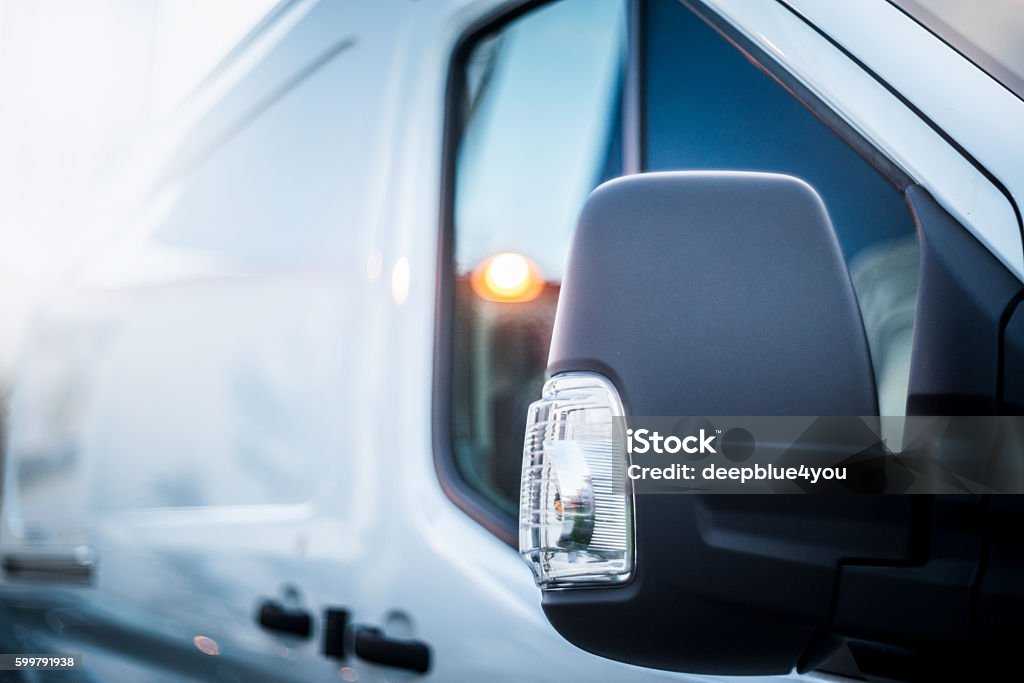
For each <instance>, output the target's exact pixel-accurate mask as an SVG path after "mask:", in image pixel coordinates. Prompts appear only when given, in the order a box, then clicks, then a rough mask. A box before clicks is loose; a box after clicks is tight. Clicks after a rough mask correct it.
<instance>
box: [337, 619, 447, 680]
mask: <svg viewBox="0 0 1024 683" xmlns="http://www.w3.org/2000/svg"><path fill="white" fill-rule="evenodd" d="M355 650H356V656H358V657H362V658H363V659H365V660H366V661H368V662H374V663H375V664H383V665H384V666H393V667H395V668H398V669H409V670H410V671H416V672H418V673H421V674H423V673H426V672H427V671H428V670H429V669H430V647H429V646H427V644H426V643H422V642H420V641H418V640H396V639H394V638H388V637H387V636H385V635H384V633H383V632H382V631H381V630H380V629H377V628H371V627H369V626H356V627H355Z"/></svg>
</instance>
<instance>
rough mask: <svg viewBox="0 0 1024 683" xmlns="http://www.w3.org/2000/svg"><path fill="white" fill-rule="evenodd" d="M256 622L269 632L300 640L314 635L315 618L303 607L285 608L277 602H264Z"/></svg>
mask: <svg viewBox="0 0 1024 683" xmlns="http://www.w3.org/2000/svg"><path fill="white" fill-rule="evenodd" d="M256 620H257V621H258V622H259V624H260V626H262V627H263V628H265V629H267V630H268V631H277V632H279V633H288V634H290V635H293V636H298V637H299V638H309V636H311V635H312V634H313V616H312V615H311V614H310V613H309V612H307V611H306V610H304V609H302V608H301V607H285V606H284V605H282V604H281V603H279V602H277V601H276V600H264V601H263V602H262V603H261V604H260V609H259V613H258V614H257V616H256Z"/></svg>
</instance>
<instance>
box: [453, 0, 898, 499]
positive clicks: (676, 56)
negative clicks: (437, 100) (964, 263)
mask: <svg viewBox="0 0 1024 683" xmlns="http://www.w3.org/2000/svg"><path fill="white" fill-rule="evenodd" d="M626 4H627V3H624V2H613V1H610V0H609V1H602V2H588V1H585V0H562V1H561V2H555V3H551V4H547V5H544V6H542V7H541V8H539V9H537V10H534V11H532V12H530V13H528V14H526V15H524V16H522V17H520V18H518V19H515V20H513V21H512V22H510V23H508V24H506V25H505V27H504V28H503V29H501V30H500V31H498V32H496V33H493V34H491V35H488V36H487V37H485V38H483V39H481V40H479V41H478V42H477V43H476V44H475V45H474V46H473V49H472V50H471V53H470V55H469V57H468V60H467V61H466V63H465V65H464V77H465V87H464V88H463V90H464V92H463V95H464V100H463V101H462V102H461V110H460V112H459V114H460V115H461V116H462V118H463V121H464V124H463V126H462V130H461V135H460V137H459V139H458V147H457V150H456V151H457V157H456V165H455V196H454V200H455V201H454V210H453V214H454V216H453V224H454V225H453V228H454V229H453V241H454V255H453V257H454V271H455V272H454V276H455V282H454V290H455V293H454V300H455V301H454V313H453V317H454V323H453V325H454V328H453V331H452V335H453V336H452V346H453V351H452V354H453V356H452V360H453V363H452V378H451V382H452V386H451V398H450V400H451V403H450V420H451V424H450V426H451V433H452V437H453V444H452V447H453V451H454V462H455V465H456V467H457V470H458V473H459V475H460V476H461V478H462V482H463V483H465V484H468V486H469V487H471V489H472V490H474V491H475V492H476V493H478V494H479V495H480V496H482V497H483V498H484V499H486V500H487V501H489V502H490V503H491V504H492V506H493V507H496V508H497V509H498V510H500V511H502V512H504V513H505V514H506V515H508V516H509V517H510V518H511V517H512V516H514V515H515V514H516V512H517V508H518V494H519V474H520V468H521V461H522V440H523V429H524V420H525V415H526V409H527V407H528V406H529V404H530V403H531V402H532V401H534V400H536V399H537V398H538V397H539V395H540V391H541V388H542V385H543V380H544V370H545V366H546V360H547V354H548V347H549V344H550V337H551V330H552V325H553V321H554V311H555V305H556V303H557V297H558V292H559V284H560V282H561V278H562V274H563V268H564V260H565V258H566V256H567V254H568V249H569V240H570V238H571V236H572V232H573V228H574V222H575V219H576V216H577V214H578V212H579V209H580V208H581V205H582V203H583V200H584V199H585V197H586V195H587V193H588V191H589V190H591V189H592V188H594V187H595V186H596V185H598V184H600V183H601V182H603V181H604V180H607V179H610V178H612V177H615V176H617V175H619V174H621V173H622V144H621V141H622V138H623V135H624V134H625V135H630V136H631V138H633V139H635V138H636V137H639V138H641V139H643V140H644V141H645V142H644V148H643V150H642V152H643V154H642V156H643V157H644V170H649V171H661V170H685V169H730V170H752V171H771V172H779V173H786V174H790V175H794V176H797V177H799V178H802V179H804V180H806V181H807V182H808V183H810V184H811V185H812V186H813V187H815V188H816V189H817V190H818V191H819V193H820V194H821V195H822V197H823V199H824V201H825V204H826V206H827V207H828V209H829V211H830V214H831V216H832V219H833V221H834V223H835V226H836V229H837V232H838V235H839V239H840V242H841V247H842V249H843V252H844V254H845V255H846V258H847V260H848V263H849V265H850V270H851V274H852V279H853V281H854V288H855V291H856V293H857V296H858V298H859V301H860V305H861V310H862V313H863V315H864V320H865V327H866V330H867V335H868V343H869V347H870V350H871V353H872V358H873V363H874V365H875V372H876V378H877V382H878V386H879V392H880V405H881V412H882V414H883V415H902V414H904V413H905V404H906V392H907V381H908V377H909V359H910V343H911V338H912V329H913V316H914V304H915V299H916V287H917V259H918V246H917V242H916V237H915V232H914V224H913V221H912V219H911V216H910V214H909V212H908V211H907V210H906V209H905V208H904V204H903V197H902V193H901V192H900V191H899V190H898V189H896V188H895V187H894V186H893V185H892V184H890V183H889V181H888V180H886V178H885V177H883V176H882V175H881V174H880V173H879V172H877V171H876V170H875V169H874V168H873V167H872V166H871V165H870V164H868V163H867V161H865V160H864V159H863V158H862V157H860V156H859V155H858V154H857V153H856V152H855V151H854V150H853V149H852V148H851V147H849V146H848V145H847V144H846V143H845V142H843V141H842V140H841V139H840V138H839V137H838V136H836V135H835V134H834V133H833V132H832V131H831V130H830V129H829V128H828V127H827V126H826V125H825V124H823V123H822V122H821V121H819V120H818V119H817V118H816V117H815V116H814V115H813V114H812V113H811V112H810V111H808V110H807V109H806V108H805V107H804V106H803V105H802V104H801V103H800V102H798V101H797V100H796V99H795V98H793V97H792V96H791V95H790V94H789V93H788V92H786V91H785V90H784V89H783V88H781V87H779V85H778V84H776V83H775V82H774V81H772V80H771V78H769V77H768V76H767V75H765V74H764V73H762V72H761V71H760V70H759V69H758V68H757V67H756V66H754V65H753V64H751V63H750V62H749V61H747V59H745V57H744V55H743V54H742V53H741V52H740V51H738V50H737V49H735V48H734V47H733V46H731V45H730V44H729V43H728V42H727V41H726V40H724V39H723V38H722V37H721V36H719V35H718V34H717V33H716V32H715V31H714V30H713V29H712V28H710V27H708V26H707V25H706V24H704V23H703V21H702V20H701V19H700V18H698V17H697V16H696V15H694V14H693V13H692V12H691V11H690V10H689V9H687V8H686V7H684V6H683V5H682V4H681V3H679V2H678V0H648V1H647V2H644V12H642V13H641V16H642V17H643V21H644V25H643V26H641V27H638V28H642V29H643V30H642V31H641V32H640V36H641V40H642V44H641V53H642V55H641V56H642V59H641V64H642V65H643V73H642V74H641V78H642V84H641V86H642V87H640V88H639V90H640V92H642V93H644V98H645V99H644V102H643V117H642V118H643V120H642V122H641V123H642V125H643V127H644V130H643V135H640V136H638V135H635V134H636V131H622V130H620V129H621V128H622V117H621V111H620V110H621V107H620V104H621V102H620V101H621V99H622V82H623V74H624V72H625V69H624V64H625V55H624V53H625V43H626V40H625V38H626V33H627V31H626V20H625V16H626V14H627V12H626V9H627V7H626ZM534 280H536V283H535V282H534Z"/></svg>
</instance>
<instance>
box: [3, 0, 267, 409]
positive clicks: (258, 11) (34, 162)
mask: <svg viewBox="0 0 1024 683" xmlns="http://www.w3.org/2000/svg"><path fill="white" fill-rule="evenodd" d="M276 2H277V0H217V1H216V2H208V1H205V0H91V1H90V2H80V1H78V0H0V386H3V387H4V391H6V387H7V385H8V382H9V377H10V372H11V367H12V363H13V362H14V354H15V349H16V348H17V344H18V340H19V337H20V334H21V332H22V330H23V328H24V325H25V322H26V317H27V315H28V314H29V311H30V310H31V307H32V303H33V302H34V301H36V300H37V299H38V297H40V296H42V295H43V294H44V292H45V291H46V289H47V288H48V287H51V286H53V285H54V284H55V283H56V282H57V281H58V280H59V278H60V275H61V273H62V272H63V271H65V270H66V269H67V268H68V267H69V266H70V265H71V264H73V263H74V262H75V261H76V259H78V258H81V257H82V256H83V255H84V254H85V253H87V252H88V250H89V249H90V247H91V246H93V245H95V244H97V243H98V242H100V241H101V240H103V239H104V238H105V237H107V236H108V235H109V230H110V229H111V228H112V226H105V225H101V224H100V225H98V224H96V223H95V222H90V221H88V220H86V221H83V219H82V216H89V215H98V214H99V213H101V211H100V210H99V209H100V207H99V206H97V205H98V204H100V203H102V202H104V201H111V197H110V196H109V194H108V193H103V192H100V191H98V190H97V188H98V187H100V186H102V185H103V184H104V183H106V182H110V181H111V180H112V176H114V175H115V174H116V171H117V169H118V167H119V162H121V161H122V160H124V159H125V158H126V157H130V156H131V155H132V154H134V153H137V152H138V149H139V147H140V146H142V144H143V143H144V142H145V141H146V140H147V139H149V138H150V137H151V136H152V135H153V134H154V131H156V130H157V129H159V128H160V127H161V126H162V125H163V124H165V123H167V122H168V121H170V120H173V119H174V117H175V116H177V115H178V114H179V112H180V108H181V105H182V103H183V102H184V101H186V99H187V98H188V97H189V95H190V94H191V93H193V92H194V91H195V90H196V88H197V87H198V86H200V84H201V83H202V81H203V79H204V77H205V76H206V75H207V74H209V73H210V71H211V70H212V69H214V68H215V67H216V65H217V64H218V62H220V60H221V59H223V58H224V57H225V56H226V55H227V54H228V53H229V52H230V51H231V49H232V47H233V46H234V45H235V44H236V43H238V41H239V40H240V39H241V38H242V37H243V36H244V35H245V34H246V33H247V32H248V31H249V30H250V29H251V28H252V27H253V26H255V25H256V24H257V23H258V22H259V20H260V19H261V18H262V17H263V16H264V15H265V14H266V13H267V12H268V11H269V10H270V8H271V7H272V6H273V5H274V4H275V3H276Z"/></svg>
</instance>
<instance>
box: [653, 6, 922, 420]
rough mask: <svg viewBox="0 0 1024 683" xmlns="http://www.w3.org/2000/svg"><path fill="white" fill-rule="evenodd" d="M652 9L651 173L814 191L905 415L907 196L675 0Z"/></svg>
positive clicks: (890, 391)
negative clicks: (713, 176)
mask: <svg viewBox="0 0 1024 683" xmlns="http://www.w3.org/2000/svg"><path fill="white" fill-rule="evenodd" d="M647 9H648V11H647V14H646V26H645V28H646V36H647V40H646V46H645V63H646V65H647V70H646V74H645V83H644V85H645V93H646V98H647V99H646V123H647V128H646V149H645V152H646V160H647V168H648V170H652V171H660V170H676V169H728V170H749V171H772V172H778V173H786V174H789V175H793V176H796V177H798V178H802V179H803V180H805V181H807V182H808V183H809V184H810V185H811V186H813V187H814V188H815V189H816V190H817V191H818V192H819V194H820V195H821V197H822V199H823V200H824V202H825V206H826V207H827V208H828V211H829V214H830V216H831V217H832V222H833V223H834V225H835V228H836V232H837V233H838V236H839V241H840V245H841V246H842V249H843V252H844V254H845V255H846V258H847V260H848V262H849V264H850V270H851V276H852V278H853V281H854V287H855V289H856V292H857V296H858V299H859V300H860V304H861V309H862V312H863V314H864V320H865V326H866V329H867V333H868V342H869V346H870V349H871V354H872V359H873V362H874V365H875V373H876V377H877V379H878V384H879V393H880V399H881V410H882V414H883V415H900V414H903V413H904V411H905V402H906V384H907V378H908V376H909V360H910V342H911V335H912V328H913V312H914V301H915V297H916V285H917V255H918V250H917V242H916V237H915V233H914V223H913V220H912V218H911V216H910V214H909V212H908V211H907V210H906V208H905V206H904V203H903V195H902V193H901V192H899V191H898V190H896V189H895V188H894V187H893V185H891V184H890V183H889V182H888V181H887V180H886V179H885V178H884V177H883V176H881V175H880V174H879V173H878V172H877V171H875V169H874V168H873V167H871V166H870V165H869V164H868V163H867V162H866V161H865V160H864V159H863V158H861V157H860V156H859V155H858V154H857V153H856V152H854V151H853V149H852V148H851V147H849V146H848V145H847V144H845V143H844V142H843V141H842V140H841V139H840V138H839V137H838V136H836V135H835V134H834V133H833V132H832V131H831V130H830V129H829V128H828V127H827V126H825V125H824V124H823V123H822V122H821V121H819V120H818V119H817V118H816V117H815V116H814V115H813V114H812V113H811V112H810V111H809V110H807V109H806V108H805V107H804V106H803V105H801V104H800V103H799V102H798V101H797V100H796V99H795V98H793V97H792V96H791V95H790V94H789V93H787V92H786V91H785V90H783V89H782V88H781V87H779V85H778V84H777V83H775V82H774V81H773V80H772V79H771V78H769V77H768V76H767V75H766V74H764V73H763V72H762V71H761V70H759V69H758V68H757V67H755V66H754V65H753V64H751V63H750V62H749V61H748V60H747V59H746V58H745V57H744V56H743V54H742V53H740V52H739V51H738V50H736V49H735V48H734V47H733V46H732V45H730V44H729V43H727V42H726V41H725V40H724V39H723V38H722V37H721V36H719V35H718V34H717V33H716V32H715V31H714V29H712V28H711V27H709V26H708V25H707V24H705V23H704V22H703V21H701V20H700V19H699V18H698V17H697V16H696V15H694V14H693V13H692V12H690V11H689V10H687V9H686V8H685V7H683V6H682V5H681V4H680V3H679V2H677V1H676V0H652V1H651V2H649V3H648V5H647Z"/></svg>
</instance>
